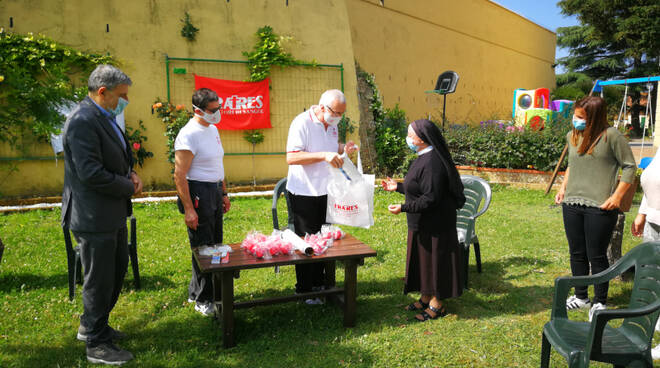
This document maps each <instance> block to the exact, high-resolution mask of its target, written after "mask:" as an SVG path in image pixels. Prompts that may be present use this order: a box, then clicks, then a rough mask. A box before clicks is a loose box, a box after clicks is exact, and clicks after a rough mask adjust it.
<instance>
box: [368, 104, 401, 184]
mask: <svg viewBox="0 0 660 368" xmlns="http://www.w3.org/2000/svg"><path fill="white" fill-rule="evenodd" d="M374 117H375V114H374ZM407 129H408V124H407V122H406V112H405V111H403V110H402V109H400V108H399V105H398V104H397V105H396V106H394V108H392V109H385V111H384V114H382V119H378V120H375V121H374V133H375V146H376V155H377V161H376V162H377V163H378V171H379V173H380V174H381V175H388V176H389V175H395V174H400V173H402V171H403V172H405V171H406V170H407V169H408V166H407V165H405V166H404V163H405V162H407V160H406V153H407V151H408V148H407V147H406V135H407V134H408V130H407Z"/></svg>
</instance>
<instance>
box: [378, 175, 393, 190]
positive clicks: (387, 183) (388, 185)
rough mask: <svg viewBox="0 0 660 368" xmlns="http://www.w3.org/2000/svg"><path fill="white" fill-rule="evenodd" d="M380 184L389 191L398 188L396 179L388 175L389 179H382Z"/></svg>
mask: <svg viewBox="0 0 660 368" xmlns="http://www.w3.org/2000/svg"><path fill="white" fill-rule="evenodd" d="M380 185H381V186H382V187H383V189H384V190H386V191H388V192H393V191H395V190H396V181H394V179H392V178H390V177H389V176H388V177H387V179H385V180H383V181H381V182H380Z"/></svg>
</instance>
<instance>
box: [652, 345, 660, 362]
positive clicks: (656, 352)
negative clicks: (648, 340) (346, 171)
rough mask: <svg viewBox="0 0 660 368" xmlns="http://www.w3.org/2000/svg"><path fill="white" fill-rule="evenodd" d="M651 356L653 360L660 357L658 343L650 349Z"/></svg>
mask: <svg viewBox="0 0 660 368" xmlns="http://www.w3.org/2000/svg"><path fill="white" fill-rule="evenodd" d="M651 358H653V360H659V359H660V344H658V346H656V347H654V348H653V349H651Z"/></svg>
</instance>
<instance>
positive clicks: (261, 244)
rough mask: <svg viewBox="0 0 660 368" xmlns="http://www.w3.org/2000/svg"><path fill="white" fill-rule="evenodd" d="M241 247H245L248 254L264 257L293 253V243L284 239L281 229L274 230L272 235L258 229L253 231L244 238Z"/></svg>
mask: <svg viewBox="0 0 660 368" xmlns="http://www.w3.org/2000/svg"><path fill="white" fill-rule="evenodd" d="M241 248H243V249H245V251H246V252H247V253H248V254H251V255H253V256H255V257H257V258H263V259H270V258H272V257H274V256H278V255H280V254H292V253H293V245H292V244H291V243H289V242H288V241H286V240H283V239H282V237H281V236H280V233H279V231H273V234H271V235H270V236H267V235H264V234H262V233H260V232H258V231H251V232H249V233H248V234H247V235H246V236H245V239H243V242H242V243H241Z"/></svg>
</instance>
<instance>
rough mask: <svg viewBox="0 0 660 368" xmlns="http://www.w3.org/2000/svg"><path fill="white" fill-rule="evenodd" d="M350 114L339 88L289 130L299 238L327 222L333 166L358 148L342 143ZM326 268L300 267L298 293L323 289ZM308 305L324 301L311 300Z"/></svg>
mask: <svg viewBox="0 0 660 368" xmlns="http://www.w3.org/2000/svg"><path fill="white" fill-rule="evenodd" d="M344 111H346V98H345V97H344V94H343V93H342V92H341V91H340V90H337V89H332V90H328V91H325V92H324V93H323V94H322V95H321V99H320V101H319V104H318V105H314V106H312V107H310V108H309V110H307V111H305V112H303V113H301V114H300V115H298V116H296V118H295V119H293V122H292V123H291V126H290V128H289V136H288V139H287V143H286V151H287V153H286V162H287V164H288V165H289V173H288V175H287V183H286V189H287V191H288V193H287V194H288V196H289V205H290V206H291V212H292V213H293V224H294V227H295V232H296V234H298V235H299V236H303V235H305V234H306V233H307V234H314V233H316V232H318V231H320V230H321V226H322V225H323V224H324V223H325V213H326V206H327V202H328V195H327V194H328V193H327V189H326V187H327V185H328V180H329V179H330V166H329V165H332V166H334V167H340V166H341V165H342V164H343V160H342V158H341V157H340V156H339V155H340V154H342V153H343V152H344V149H346V151H347V153H351V152H353V151H355V150H356V149H357V147H356V146H355V144H354V143H353V142H352V141H348V142H347V143H346V145H344V144H342V143H339V142H338V139H339V131H338V129H337V124H338V123H339V120H341V117H342V115H343V114H344ZM324 278H325V267H324V264H323V263H322V262H318V263H307V264H301V265H296V280H297V283H296V292H298V293H304V292H310V291H313V290H321V289H322V288H323V285H324ZM307 303H308V304H320V303H321V300H320V299H318V298H316V299H308V300H307Z"/></svg>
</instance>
